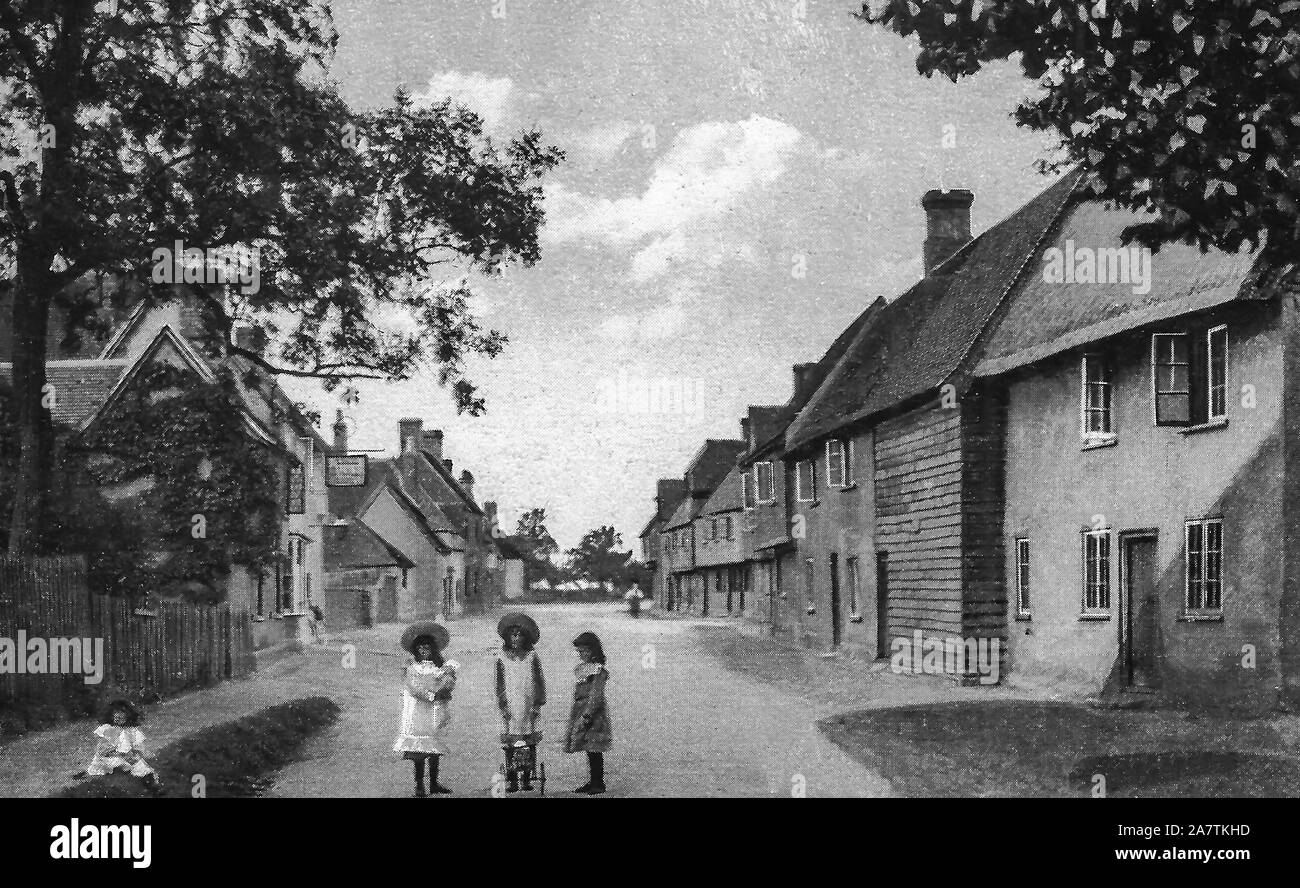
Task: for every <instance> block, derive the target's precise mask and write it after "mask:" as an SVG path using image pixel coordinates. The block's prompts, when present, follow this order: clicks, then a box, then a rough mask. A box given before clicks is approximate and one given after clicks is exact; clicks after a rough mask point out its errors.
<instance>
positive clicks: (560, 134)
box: [287, 0, 1052, 548]
mask: <svg viewBox="0 0 1300 888" xmlns="http://www.w3.org/2000/svg"><path fill="white" fill-rule="evenodd" d="M860 6H861V4H860V2H852V0H801V2H800V0H335V2H334V3H333V9H334V17H335V25H336V27H337V29H338V31H339V35H340V42H339V47H338V54H337V57H336V59H335V63H334V67H333V70H332V76H333V77H334V78H335V79H337V80H338V82H339V84H340V88H341V90H342V92H343V94H344V96H345V97H346V98H347V100H348V101H349V102H350V103H352V104H353V105H354V107H358V108H369V107H376V106H379V105H382V104H385V103H387V102H388V101H390V100H391V97H392V94H393V92H394V90H395V89H396V88H397V87H399V86H404V87H405V88H406V89H408V90H409V91H410V92H412V93H414V94H416V95H417V96H422V97H427V98H429V99H431V100H436V99H441V98H443V97H447V96H450V97H451V98H452V99H453V100H455V101H456V102H457V103H460V104H463V105H464V106H466V107H468V108H470V109H471V110H474V111H476V112H477V113H479V115H480V116H482V117H483V119H484V120H485V122H486V124H487V126H488V129H489V131H490V132H491V133H493V134H494V135H495V136H497V137H500V138H508V137H509V136H510V135H511V134H512V133H517V132H519V131H521V130H523V129H537V130H539V131H540V132H541V133H542V135H543V137H544V139H545V141H546V142H547V143H548V144H552V145H556V146H558V147H560V148H562V149H563V150H564V151H565V153H566V159H565V161H564V162H563V163H562V164H561V165H560V167H559V168H558V169H556V170H555V171H554V172H553V173H552V174H550V175H549V176H548V177H547V180H546V189H545V191H546V197H545V205H544V206H545V212H546V221H545V224H544V228H543V230H542V233H541V245H542V258H541V261H540V262H539V263H537V264H536V265H535V266H533V267H532V268H523V267H522V266H516V267H513V268H510V269H508V270H507V271H506V272H504V273H503V274H501V275H499V276H496V277H493V278H490V279H489V278H483V277H471V278H470V283H471V284H472V285H473V286H474V287H475V289H476V290H477V292H478V294H479V295H478V297H477V298H476V300H475V302H474V310H475V313H476V315H477V316H478V317H479V319H480V320H481V321H482V323H483V324H484V325H485V326H489V327H491V328H494V329H497V330H500V331H501V332H503V333H505V334H506V335H507V336H508V337H509V344H508V345H507V347H506V349H505V351H504V353H503V354H501V355H500V356H499V357H497V358H496V359H493V360H490V361H489V360H486V359H474V360H471V361H470V362H469V364H468V370H469V376H470V378H471V379H472V380H473V381H474V382H475V383H476V384H477V385H479V387H480V394H482V395H483V396H484V397H485V398H486V402H487V412H486V414H485V415H483V416H480V417H470V416H465V415H462V416H458V415H457V414H456V412H455V408H454V403H453V400H452V398H451V396H450V394H449V393H448V392H447V391H446V390H444V389H442V388H440V387H439V386H438V383H437V379H436V377H434V376H433V375H432V374H426V375H422V376H419V377H417V378H415V379H413V380H411V381H409V382H405V383H397V384H386V383H380V382H373V383H363V384H361V385H359V386H358V389H359V391H360V393H361V401H360V402H359V403H357V404H354V405H347V406H344V405H341V404H339V403H338V402H337V401H336V400H334V396H332V395H326V394H324V393H323V392H322V391H321V390H320V389H319V388H317V387H314V385H313V384H311V383H301V384H292V383H291V384H290V386H287V387H290V388H291V390H292V391H293V392H294V394H296V395H298V396H299V397H301V398H303V399H304V400H306V401H307V402H309V403H310V404H312V405H313V406H314V407H316V408H318V409H320V410H321V412H322V414H323V416H324V417H325V419H324V422H323V425H324V426H326V427H328V426H329V425H330V424H331V423H332V421H333V419H332V418H333V416H334V411H335V409H337V408H339V407H343V408H344V410H345V413H346V415H347V420H348V424H349V426H350V428H351V430H352V431H351V442H350V443H351V445H352V446H353V447H354V448H358V449H366V450H372V451H376V455H378V451H381V450H383V451H388V452H392V451H393V450H395V449H396V447H397V424H398V420H399V419H400V418H402V417H406V416H410V417H420V418H422V419H423V420H424V422H425V427H426V428H440V429H442V430H443V431H444V434H445V439H444V455H446V456H448V457H450V458H451V459H452V460H453V461H454V465H455V471H456V472H457V473H459V472H460V471H461V469H462V468H468V469H469V470H470V471H471V472H472V473H473V474H474V476H475V480H476V487H475V496H476V498H477V499H478V500H479V501H480V502H482V501H485V500H495V501H497V502H498V504H499V507H500V510H501V515H502V519H501V523H502V525H503V527H504V528H506V529H507V530H510V529H513V527H514V522H515V519H516V517H517V516H518V515H519V514H520V513H521V512H523V511H525V510H527V509H529V508H532V507H543V508H545V509H546V512H547V516H548V519H549V520H548V526H549V528H550V530H551V532H552V534H553V535H554V536H555V538H556V540H557V541H558V542H559V544H560V546H561V548H568V547H570V546H573V545H576V543H577V541H578V540H579V538H580V537H581V536H582V534H583V533H585V532H586V531H588V530H590V529H592V528H595V527H598V526H600V525H604V524H612V525H613V526H614V527H615V528H616V529H617V530H618V531H619V532H620V533H621V534H622V536H623V540H624V542H625V544H627V545H628V546H629V547H636V545H637V534H638V533H639V532H640V531H641V528H642V527H643V526H644V525H645V523H646V521H647V520H648V518H649V517H650V515H651V513H652V510H653V496H654V491H655V479H657V478H660V477H680V476H681V475H682V474H683V472H684V471H685V468H686V465H687V463H688V462H689V461H690V459H691V457H692V456H693V455H694V453H695V452H696V451H697V450H698V449H699V448H700V446H701V445H702V443H703V442H704V440H705V439H706V438H736V437H739V433H740V428H739V420H740V417H741V416H742V415H744V413H745V412H746V409H747V406H748V405H750V404H779V403H783V402H784V401H785V400H786V399H787V398H788V397H789V396H790V393H791V387H792V383H791V365H793V364H795V363H799V362H801V361H809V360H816V359H817V358H818V357H820V355H821V354H822V352H824V351H825V349H826V348H827V346H828V345H829V344H830V342H831V341H832V340H833V339H834V338H835V337H836V336H837V335H838V333H839V332H840V331H841V330H842V329H843V328H844V327H845V326H846V325H847V324H848V323H849V322H850V321H851V320H852V319H853V318H854V317H856V316H857V315H858V314H859V313H860V312H861V311H862V310H863V308H865V307H866V306H867V305H868V304H869V303H870V302H871V301H872V300H873V299H875V298H876V297H877V296H885V297H886V298H891V297H893V296H894V295H896V294H898V293H900V292H902V291H903V290H904V289H906V288H907V287H908V286H909V285H910V284H911V283H913V282H914V281H915V280H916V279H917V278H918V277H919V276H920V273H921V259H920V256H921V243H922V240H923V238H924V236H925V235H924V230H925V219H924V214H923V211H922V210H921V206H920V200H921V196H922V195H923V194H924V193H925V192H926V191H927V190H929V189H931V188H968V189H970V190H971V191H973V192H974V194H975V202H974V205H973V207H972V209H971V214H972V230H973V231H974V232H975V233H977V234H978V233H979V232H980V231H982V230H984V229H986V228H988V227H989V226H990V225H992V224H993V223H995V222H996V221H997V220H998V219H1000V218H1002V217H1003V216H1005V215H1007V214H1008V213H1009V212H1011V211H1012V210H1014V209H1015V208H1016V207H1018V206H1019V205H1021V204H1022V203H1024V202H1025V201H1026V200H1028V199H1029V198H1031V197H1032V196H1033V195H1035V194H1036V193H1038V192H1039V191H1041V190H1042V189H1043V188H1044V187H1046V185H1047V184H1050V179H1047V178H1044V177H1043V176H1042V175H1040V174H1039V173H1038V172H1037V171H1036V169H1035V166H1034V163H1035V161H1036V160H1038V159H1041V158H1045V157H1047V156H1049V154H1050V153H1051V149H1052V142H1051V140H1050V139H1048V138H1047V137H1045V136H1043V135H1041V134H1035V133H1030V132H1028V131H1026V130H1022V129H1018V128H1017V127H1016V126H1015V124H1014V123H1013V121H1012V119H1011V116H1010V115H1011V112H1012V111H1013V109H1014V108H1015V106H1016V104H1017V103H1018V101H1019V100H1020V99H1021V98H1022V97H1024V96H1025V95H1026V94H1028V93H1029V91H1030V90H1031V89H1032V88H1033V85H1032V84H1031V83H1030V82H1029V81H1028V80H1026V79H1025V78H1024V77H1023V76H1022V75H1021V73H1020V71H1019V69H1018V68H1017V67H1016V66H1015V65H1012V64H1003V65H999V66H996V67H993V68H989V69H987V70H985V71H983V72H981V73H980V74H979V75H977V76H975V77H974V78H970V79H967V80H963V81H961V82H960V83H958V84H953V83H951V82H950V81H948V80H946V79H943V78H939V77H936V78H931V79H927V78H923V77H921V76H920V75H918V74H917V72H916V66H915V49H916V48H915V46H914V45H911V44H909V42H908V41H906V40H904V39H902V38H899V37H896V36H894V35H892V34H889V33H887V32H885V31H884V30H882V29H880V28H878V27H875V26H869V25H867V24H865V23H863V22H861V21H858V20H856V19H854V18H853V17H852V16H851V13H852V12H854V11H856V10H857V9H859V8H860ZM945 136H947V138H946V139H945ZM651 390H653V391H655V392H656V393H658V394H660V397H656V398H655V399H654V400H653V403H647V402H648V401H649V399H648V398H644V397H638V396H637V393H638V392H640V391H647V392H648V391H651ZM624 393H626V394H624ZM647 408H653V409H647ZM326 434H328V429H326Z"/></svg>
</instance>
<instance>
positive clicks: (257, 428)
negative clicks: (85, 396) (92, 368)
mask: <svg viewBox="0 0 1300 888" xmlns="http://www.w3.org/2000/svg"><path fill="white" fill-rule="evenodd" d="M169 346H170V347H171V348H172V350H173V351H175V352H176V354H177V355H178V356H179V357H180V359H181V362H182V363H183V364H184V365H185V366H186V367H187V368H188V369H190V370H192V371H193V372H195V373H196V374H198V376H199V378H201V379H203V380H204V381H206V382H211V381H213V380H215V379H216V378H217V377H216V375H215V374H214V373H213V371H212V367H211V366H209V364H208V362H207V361H205V360H204V359H203V357H202V356H201V355H200V354H199V353H198V352H196V351H195V350H194V349H193V348H192V347H191V346H190V344H189V343H188V342H186V341H185V339H184V338H183V337H181V336H180V335H179V334H177V332H176V331H175V330H173V329H172V328H171V327H170V326H164V327H163V328H162V329H161V330H159V331H158V334H157V335H156V336H155V337H154V338H153V341H151V342H150V343H149V346H148V348H146V349H145V350H144V351H142V352H141V353H140V356H139V357H138V358H136V360H135V361H134V363H132V364H131V366H130V367H129V368H128V369H127V370H126V372H125V373H123V374H122V375H121V376H120V377H119V378H118V380H117V382H116V383H114V385H113V388H112V390H111V391H110V392H109V393H108V395H107V396H106V397H105V398H104V399H103V401H102V402H101V403H100V406H99V408H98V409H97V410H96V411H95V412H94V414H93V415H92V416H91V417H90V418H89V419H88V420H87V421H86V422H85V423H84V424H83V425H82V427H81V432H80V433H81V434H83V435H84V434H86V433H87V432H89V431H90V429H92V428H93V427H95V426H97V425H98V424H99V423H100V422H101V421H102V420H103V419H104V417H106V416H107V415H108V414H109V412H110V409H111V408H112V407H113V406H114V405H116V404H117V403H118V402H120V401H121V400H122V398H123V397H124V395H125V393H126V392H127V391H129V390H130V388H131V385H132V384H133V383H134V382H135V381H136V380H137V379H139V378H140V376H141V374H143V373H144V368H145V367H146V366H147V365H148V364H150V363H151V362H152V361H153V359H154V358H156V357H157V356H158V355H159V353H160V352H161V351H162V350H163V348H165V347H169ZM240 415H241V418H242V419H243V421H244V428H245V431H247V432H248V433H249V435H250V436H251V437H252V438H253V439H254V440H256V441H259V442H260V443H262V444H266V445H268V446H271V447H275V448H277V449H280V448H281V444H280V442H279V441H278V440H276V438H275V436H274V435H272V434H271V433H270V432H269V431H267V429H266V428H265V427H264V426H263V425H262V424H261V423H260V422H258V421H257V420H256V419H255V418H254V417H253V416H252V415H251V414H250V413H249V412H248V409H247V407H244V408H241V410H240Z"/></svg>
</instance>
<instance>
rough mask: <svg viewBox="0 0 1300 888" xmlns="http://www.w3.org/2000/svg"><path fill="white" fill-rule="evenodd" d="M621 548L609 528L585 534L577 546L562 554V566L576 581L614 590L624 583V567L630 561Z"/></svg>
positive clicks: (621, 542) (625, 574)
mask: <svg viewBox="0 0 1300 888" xmlns="http://www.w3.org/2000/svg"><path fill="white" fill-rule="evenodd" d="M622 548H623V537H622V536H621V535H620V534H619V533H618V532H617V531H615V530H614V528H613V527H610V526H609V525H604V526H602V527H598V528H596V529H595V530H591V531H588V532H587V533H586V535H584V536H583V538H582V540H581V542H579V543H578V545H577V546H575V547H574V548H572V549H569V550H568V551H567V552H566V553H565V556H566V559H565V563H566V565H567V566H568V568H569V570H570V572H571V573H572V574H573V575H574V576H575V577H577V578H579V579H583V580H591V581H593V582H596V583H611V584H613V586H614V587H615V588H616V589H621V588H624V587H625V586H626V585H627V582H628V572H627V565H628V562H629V561H630V560H631V559H632V553H631V552H630V551H626V552H625V551H620V550H621V549H622Z"/></svg>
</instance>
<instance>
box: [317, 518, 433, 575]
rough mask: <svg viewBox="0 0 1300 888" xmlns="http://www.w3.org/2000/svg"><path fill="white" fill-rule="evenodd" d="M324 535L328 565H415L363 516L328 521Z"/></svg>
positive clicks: (327, 567)
mask: <svg viewBox="0 0 1300 888" xmlns="http://www.w3.org/2000/svg"><path fill="white" fill-rule="evenodd" d="M323 531H324V534H323V535H324V537H325V549H324V553H323V554H324V557H325V569H326V570H330V569H333V568H345V567H388V566H390V565H395V566H397V567H404V568H411V567H415V562H414V561H412V560H411V559H409V558H407V557H406V556H405V555H403V554H402V553H401V552H399V551H398V550H397V549H395V548H394V547H392V546H390V545H389V544H388V543H387V541H385V540H384V538H383V537H381V536H380V535H379V534H377V533H375V531H374V530H373V529H372V528H371V527H370V526H369V525H368V524H366V523H365V522H364V521H362V520H361V519H360V518H352V519H350V520H348V521H347V523H345V524H329V525H326V526H325V527H324V528H323Z"/></svg>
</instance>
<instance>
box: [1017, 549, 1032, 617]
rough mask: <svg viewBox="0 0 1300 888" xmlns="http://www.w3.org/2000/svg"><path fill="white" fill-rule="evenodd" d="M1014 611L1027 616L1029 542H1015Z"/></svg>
mask: <svg viewBox="0 0 1300 888" xmlns="http://www.w3.org/2000/svg"><path fill="white" fill-rule="evenodd" d="M1016 611H1017V612H1018V613H1019V614H1020V616H1022V617H1027V616H1029V540H1027V539H1023V538H1021V539H1017V540H1016Z"/></svg>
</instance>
